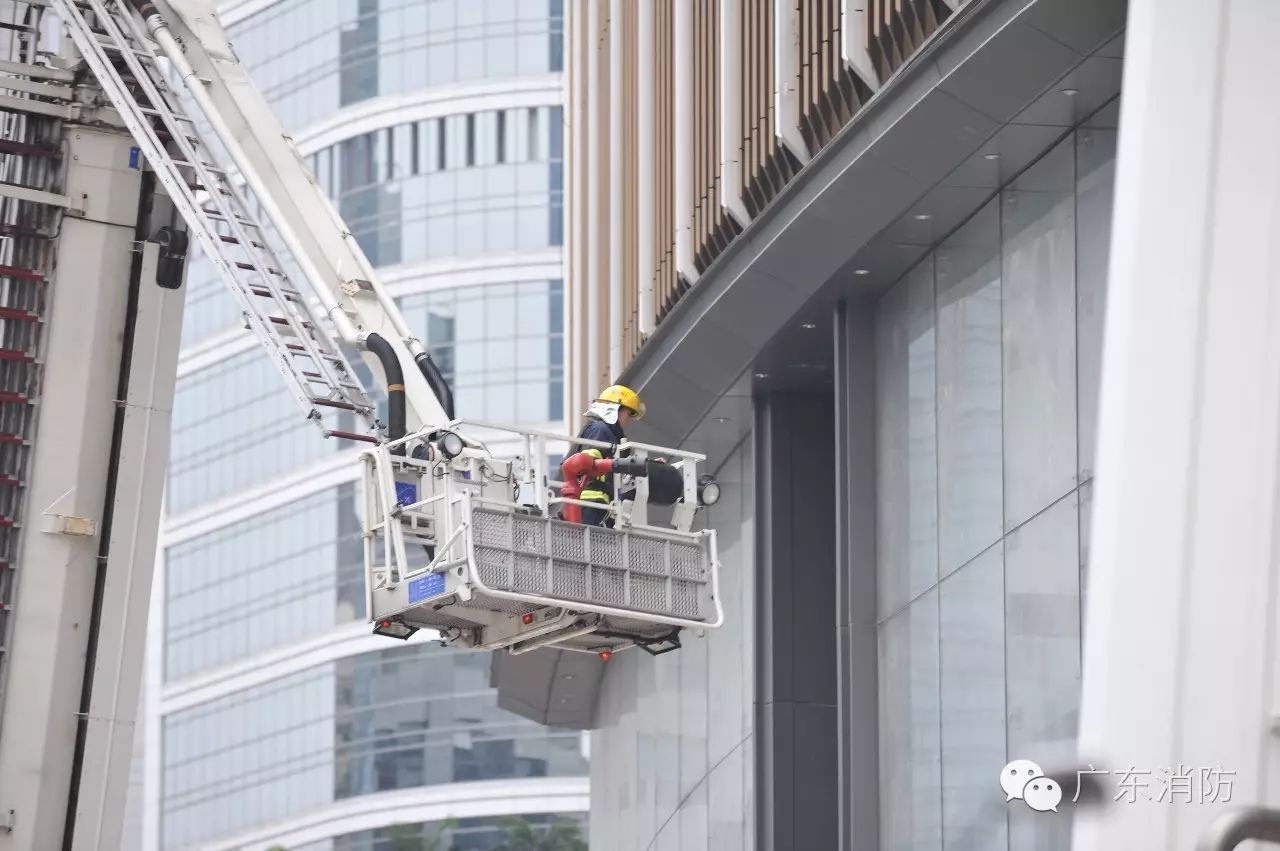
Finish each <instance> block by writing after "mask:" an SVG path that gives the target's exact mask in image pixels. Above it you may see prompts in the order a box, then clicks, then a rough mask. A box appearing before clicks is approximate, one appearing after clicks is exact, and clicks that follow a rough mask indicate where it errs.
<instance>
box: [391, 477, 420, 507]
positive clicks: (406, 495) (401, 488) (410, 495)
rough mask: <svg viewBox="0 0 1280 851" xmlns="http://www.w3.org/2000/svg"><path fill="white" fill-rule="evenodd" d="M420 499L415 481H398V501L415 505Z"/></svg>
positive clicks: (402, 503)
mask: <svg viewBox="0 0 1280 851" xmlns="http://www.w3.org/2000/svg"><path fill="white" fill-rule="evenodd" d="M417 501H418V486H417V485H415V484H413V482H396V502H398V503H400V504H401V505H413V504H414V503H415V502H417Z"/></svg>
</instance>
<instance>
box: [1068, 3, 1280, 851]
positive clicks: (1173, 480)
mask: <svg viewBox="0 0 1280 851" xmlns="http://www.w3.org/2000/svg"><path fill="white" fill-rule="evenodd" d="M1277 43H1280V4H1276V3H1274V2H1271V0H1234V2H1226V0H1133V2H1131V3H1130V4H1129V25H1128V31H1127V34H1126V40H1125V69H1124V89H1123V93H1122V106H1121V113H1120V141H1119V153H1118V159H1117V177H1116V195H1115V216H1114V220H1113V225H1112V240H1111V245H1112V248H1111V266H1110V274H1109V279H1110V283H1109V289H1108V304H1107V315H1106V336H1105V344H1104V353H1103V362H1102V392H1101V406H1100V414H1099V438H1098V440H1099V446H1098V452H1097V458H1098V465H1097V469H1098V472H1097V485H1096V491H1095V496H1094V498H1095V503H1094V511H1093V528H1092V541H1091V547H1092V550H1091V557H1092V562H1091V564H1090V565H1089V589H1088V611H1087V615H1086V622H1085V658H1084V687H1083V703H1082V711H1081V732H1080V754H1081V757H1080V758H1081V761H1083V762H1088V761H1092V762H1095V763H1098V764H1100V766H1106V767H1109V768H1111V769H1113V770H1119V769H1127V768H1129V767H1130V766H1135V767H1136V768H1137V770H1138V771H1150V772H1153V773H1152V774H1151V775H1150V778H1151V780H1150V782H1151V783H1152V784H1153V785H1152V789H1151V792H1150V793H1151V795H1152V796H1153V797H1154V796H1155V794H1156V792H1155V789H1156V786H1155V784H1156V782H1157V775H1156V774H1155V773H1154V772H1157V771H1159V770H1161V769H1164V770H1166V771H1167V770H1170V769H1177V767H1178V766H1179V765H1184V766H1187V767H1190V768H1191V769H1192V770H1193V771H1197V772H1198V771H1199V769H1202V768H1204V769H1212V768H1214V767H1218V768H1221V769H1224V770H1226V771H1230V772H1234V773H1233V774H1232V775H1231V779H1232V789H1231V796H1230V797H1231V800H1230V802H1229V803H1227V802H1224V801H1222V796H1221V795H1219V796H1218V801H1217V802H1216V803H1213V802H1208V801H1206V802H1203V803H1202V802H1201V799H1200V797H1199V792H1197V797H1196V800H1195V802H1194V803H1192V804H1186V803H1174V804H1172V805H1170V804H1167V803H1166V804H1162V805H1153V804H1148V803H1147V802H1146V801H1144V800H1143V799H1142V797H1139V799H1138V802H1137V803H1134V804H1125V805H1113V806H1109V807H1105V808H1100V809H1099V810H1097V811H1087V812H1086V811H1081V812H1080V814H1079V815H1077V820H1076V830H1075V848H1076V849H1077V851H1095V849H1118V848H1167V849H1173V850H1174V851H1190V849H1192V848H1194V847H1195V845H1196V841H1197V838H1198V837H1199V836H1200V835H1201V834H1202V832H1203V831H1204V830H1205V827H1206V825H1207V824H1208V823H1209V821H1210V820H1211V819H1213V818H1214V817H1215V816H1217V815H1219V814H1220V813H1222V812H1225V811H1227V810H1231V809H1235V808H1240V807H1244V806H1248V805H1263V806H1267V807H1278V806H1280V736H1277V734H1276V731H1277V729H1280V728H1278V727H1277V724H1276V718H1277V713H1278V712H1280V630H1277V628H1276V624H1277V623H1278V622H1280V603H1278V600H1277V588H1278V587H1280V567H1278V566H1277V544H1276V532H1277V528H1278V526H1277V517H1280V466H1278V465H1280V452H1278V451H1277V450H1278V441H1277V435H1278V434H1280V378H1277V376H1280V334H1278V333H1277V329H1280V276H1278V273H1277V269H1278V268H1280V267H1278V266H1277V260H1276V250H1277V249H1276V246H1277V245H1280V157H1277V155H1276V151H1277V149H1278V147H1280V87H1277V86H1276V79H1277V77H1278V76H1280V53H1277V51H1276V49H1275V48H1276V44H1277ZM1104 779H1106V780H1108V782H1109V783H1110V784H1111V785H1110V789H1111V790H1112V792H1113V793H1114V791H1115V785H1114V784H1115V783H1116V782H1117V781H1118V780H1119V778H1118V777H1116V776H1112V777H1110V778H1104ZM1220 791H1221V789H1219V792H1220ZM1108 797H1110V796H1108ZM1153 807H1158V809H1153Z"/></svg>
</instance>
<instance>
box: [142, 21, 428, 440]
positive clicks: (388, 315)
mask: <svg viewBox="0 0 1280 851" xmlns="http://www.w3.org/2000/svg"><path fill="white" fill-rule="evenodd" d="M138 5H139V11H140V13H141V14H142V15H143V17H144V19H145V20H146V23H147V28H148V30H149V31H150V32H151V35H152V37H153V38H154V39H155V40H156V43H157V44H158V46H159V47H160V49H161V51H162V52H163V54H164V55H165V56H166V57H167V58H169V60H170V61H171V62H173V63H174V67H175V70H176V71H177V73H179V74H180V75H181V76H182V77H184V81H185V83H186V86H187V89H188V91H190V92H191V94H192V97H193V98H194V99H195V101H196V103H197V105H198V106H199V107H200V110H201V111H202V112H203V113H204V115H205V117H206V118H207V119H208V120H209V122H210V125H211V126H212V128H213V131H214V133H215V134H216V135H217V136H218V138H219V140H220V141H221V142H222V145H223V147H224V149H225V150H226V152H227V155H228V157H230V159H231V161H232V164H233V165H234V166H235V168H236V169H237V171H238V172H239V174H240V176H241V177H242V178H243V179H244V181H245V184H246V185H247V186H248V188H249V189H250V191H251V192H252V193H253V195H254V196H255V197H256V199H257V201H258V202H259V204H261V206H262V210H263V212H264V213H265V215H266V218H267V219H269V220H270V221H271V223H272V225H273V226H274V227H275V229H276V232H277V233H278V234H279V236H280V238H281V241H282V242H283V243H284V244H285V246H286V247H287V248H288V249H289V251H290V253H291V254H292V255H293V257H294V259H295V261H296V262H297V264H298V267H299V269H300V270H301V271H302V273H303V275H304V276H305V277H306V278H307V279H308V281H309V282H310V284H311V286H312V288H313V289H314V290H315V293H316V295H317V296H318V297H319V299H320V301H321V303H322V304H323V306H324V311H325V313H327V314H328V316H329V317H330V319H331V320H332V322H333V324H334V328H335V329H336V331H337V333H338V336H339V337H340V338H341V339H342V341H343V342H345V343H347V344H349V345H353V346H358V347H360V348H361V349H362V350H366V354H365V357H366V358H367V359H368V361H369V363H370V364H371V365H372V364H377V363H379V362H378V360H377V359H376V358H375V357H373V356H372V355H371V354H369V353H368V352H367V347H366V346H365V345H364V344H365V341H366V339H367V337H368V335H370V334H378V335H379V336H381V337H382V338H383V339H385V340H386V341H387V342H388V343H389V344H390V345H391V347H392V349H393V350H394V351H395V354H396V356H397V358H398V359H399V361H400V363H401V365H402V367H403V371H404V388H405V401H406V406H405V407H406V418H407V424H408V429H409V430H410V431H413V430H414V429H417V428H420V427H421V426H422V425H425V424H428V423H443V422H447V421H448V420H450V419H452V414H453V411H452V410H451V408H452V400H451V399H450V398H449V394H448V388H447V386H446V385H444V383H443V381H442V379H441V378H440V376H439V373H438V372H437V371H435V369H434V365H433V364H431V363H430V359H429V357H428V355H427V353H426V349H425V347H424V346H423V345H422V342H421V341H420V340H419V339H418V338H417V336H416V335H415V334H414V332H413V330H412V329H411V328H410V327H409V325H408V323H407V322H406V321H405V319H404V316H403V315H402V314H401V313H400V310H399V308H398V307H397V306H396V304H395V301H394V300H393V299H392V298H391V297H390V295H388V293H387V292H386V290H385V289H384V288H383V287H382V285H381V284H380V283H379V281H378V279H377V276H376V275H375V274H374V271H373V267H372V264H370V263H369V260H368V258H367V257H366V256H365V254H364V252H363V251H362V250H361V248H360V246H359V244H358V243H357V242H356V240H355V237H353V236H352V235H351V233H350V232H349V231H348V230H347V227H346V225H345V223H344V222H343V221H342V219H341V218H340V217H339V215H338V213H337V211H336V210H335V209H334V207H333V205H332V203H331V202H330V201H329V198H328V197H327V196H326V195H325V193H324V192H323V191H322V190H321V189H320V187H319V186H318V185H316V183H315V180H314V178H313V177H312V175H311V172H310V170H309V169H308V168H307V166H306V164H305V163H304V162H303V160H302V157H301V156H300V154H299V153H298V150H297V148H296V147H295V146H294V144H293V140H292V139H291V138H290V137H289V135H288V134H287V133H286V132H285V130H284V128H283V126H282V125H281V124H280V121H279V119H277V118H276V116H275V114H274V113H273V112H272V110H271V107H270V105H269V104H268V103H267V101H266V99H265V98H264V97H263V96H262V93H261V92H260V91H259V90H258V88H257V87H256V86H255V85H254V84H253V82H252V80H250V78H249V75H248V71H247V69H246V68H245V67H244V65H242V64H241V63H240V61H239V59H238V58H237V56H236V55H235V51H234V50H233V49H232V46H231V44H230V43H229V41H228V40H227V36H226V32H225V31H224V30H223V28H222V24H221V22H220V21H219V19H218V16H217V13H216V9H215V7H214V3H213V2H211V0H182V2H180V3H171V2H168V0H154V4H153V3H152V2H142V3H139V4H138ZM433 383H434V384H435V387H433V386H432V385H433ZM437 391H439V392H437ZM441 396H443V397H444V398H443V399H442V398H440V397H441Z"/></svg>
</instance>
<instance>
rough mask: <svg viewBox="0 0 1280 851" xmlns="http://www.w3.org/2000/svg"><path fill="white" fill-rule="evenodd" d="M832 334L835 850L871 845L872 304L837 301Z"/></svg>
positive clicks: (874, 680)
mask: <svg viewBox="0 0 1280 851" xmlns="http://www.w3.org/2000/svg"><path fill="white" fill-rule="evenodd" d="M833 324H834V328H833V331H834V335H835V345H834V349H835V354H834V360H835V455H834V458H833V460H834V462H835V463H834V464H833V465H832V468H833V469H834V471H835V499H836V508H835V516H836V522H835V538H836V559H835V561H836V576H835V589H836V593H835V600H836V632H837V642H836V661H837V673H836V690H837V696H836V697H837V704H838V706H839V713H838V719H837V720H838V725H839V726H838V732H837V736H838V742H839V747H838V754H839V796H838V798H839V808H838V809H839V814H840V836H839V845H838V846H833V847H838V848H839V849H840V851H878V849H879V847H880V838H879V831H878V829H877V828H878V825H879V820H880V772H879V757H880V753H879V688H880V686H879V673H878V670H877V668H878V662H879V653H878V645H877V632H876V423H875V406H874V405H872V404H868V402H869V401H871V400H874V399H875V398H876V388H875V381H876V368H875V339H876V338H875V308H874V305H873V304H871V303H857V304H846V303H843V302H842V303H840V304H839V305H838V306H837V308H836V312H835V316H834V323H833Z"/></svg>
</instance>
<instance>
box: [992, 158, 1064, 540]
mask: <svg viewBox="0 0 1280 851" xmlns="http://www.w3.org/2000/svg"><path fill="white" fill-rule="evenodd" d="M1074 163H1075V152H1074V150H1073V145H1072V140H1071V139H1070V138H1068V139H1066V140H1064V141H1063V142H1062V143H1060V144H1059V145H1057V146H1056V147H1055V148H1054V149H1053V150H1052V151H1050V152H1049V153H1048V154H1046V155H1045V156H1044V158H1043V159H1041V160H1040V161H1039V162H1038V163H1036V164H1035V165H1034V166H1032V167H1031V168H1030V169H1028V170H1027V171H1026V172H1024V173H1023V175H1022V176H1021V177H1019V178H1018V180H1017V181H1015V183H1014V184H1013V185H1012V186H1011V187H1010V188H1009V189H1007V190H1006V191H1005V192H1003V193H1002V204H1003V232H1004V275H1003V291H1002V295H1003V305H1004V446H1005V459H1004V460H1005V477H1004V481H1005V529H1006V530H1007V529H1010V528H1012V527H1014V526H1016V525H1018V524H1019V523H1022V522H1024V521H1026V520H1027V518H1029V517H1031V516H1033V515H1034V514H1036V512H1038V511H1041V510H1042V509H1044V508H1045V507H1046V506H1048V505H1049V504H1050V503H1052V502H1054V501H1055V500H1056V499H1058V498H1059V497H1061V496H1062V495H1063V494H1065V493H1067V491H1069V490H1071V488H1072V487H1073V486H1074V484H1075V480H1076V405H1075V397H1076V392H1075V390H1076V317H1075V251H1076V239H1075V193H1074V189H1075V177H1074Z"/></svg>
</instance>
